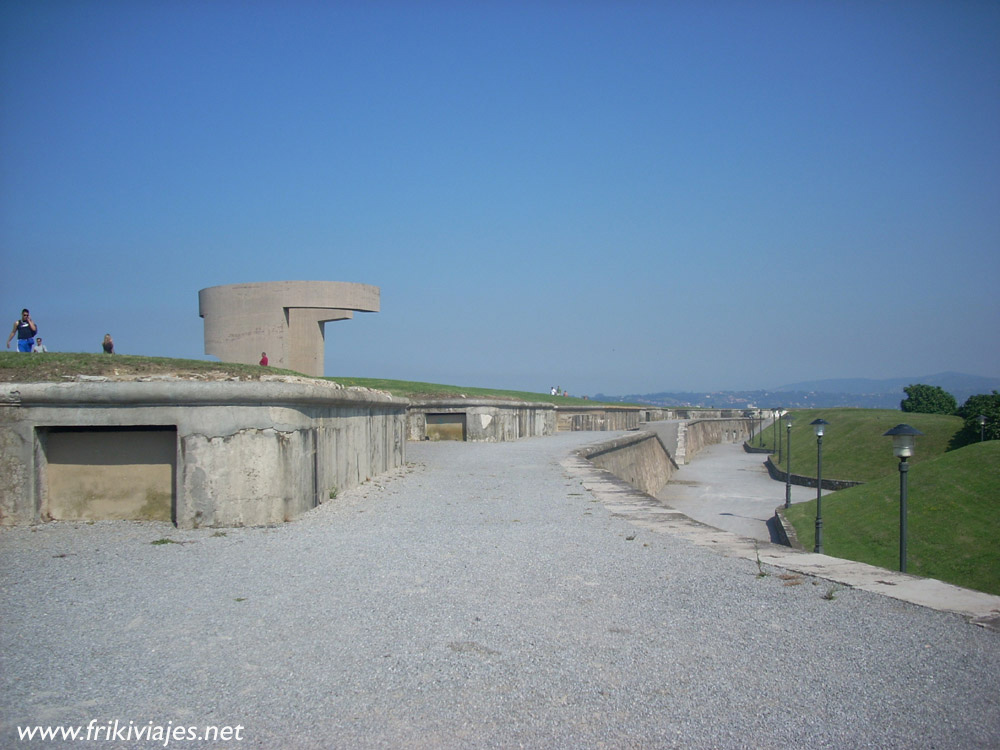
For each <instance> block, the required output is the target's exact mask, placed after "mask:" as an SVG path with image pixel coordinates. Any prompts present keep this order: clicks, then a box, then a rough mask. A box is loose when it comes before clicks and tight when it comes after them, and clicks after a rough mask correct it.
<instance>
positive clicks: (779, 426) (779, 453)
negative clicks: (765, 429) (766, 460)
mask: <svg viewBox="0 0 1000 750" xmlns="http://www.w3.org/2000/svg"><path fill="white" fill-rule="evenodd" d="M781 417H782V413H781V409H778V416H777V417H775V420H774V421H775V422H780V421H781ZM778 466H781V425H780V424H779V425H778Z"/></svg>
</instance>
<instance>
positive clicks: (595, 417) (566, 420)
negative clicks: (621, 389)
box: [556, 404, 643, 432]
mask: <svg viewBox="0 0 1000 750" xmlns="http://www.w3.org/2000/svg"><path fill="white" fill-rule="evenodd" d="M556 413H557V414H558V418H557V422H556V429H557V430H558V431H559V432H578V431H583V432H601V431H611V430H637V429H639V420H640V418H641V417H642V413H643V410H642V409H641V408H639V407H637V406H577V405H573V406H568V405H567V406H563V405H562V404H559V405H557V406H556Z"/></svg>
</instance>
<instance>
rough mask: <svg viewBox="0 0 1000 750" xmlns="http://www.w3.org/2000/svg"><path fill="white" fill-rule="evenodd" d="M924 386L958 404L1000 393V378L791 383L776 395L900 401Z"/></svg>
mask: <svg viewBox="0 0 1000 750" xmlns="http://www.w3.org/2000/svg"><path fill="white" fill-rule="evenodd" d="M915 383H923V384H925V385H937V386H940V387H941V388H944V389H945V390H946V391H948V393H950V394H951V395H952V396H954V397H955V400H956V401H958V403H959V404H961V403H962V402H964V401H965V400H966V399H967V398H969V396H974V395H976V394H979V393H992V392H993V391H994V390H1000V378H988V377H983V376H982V375H966V374H965V373H961V372H941V373H938V374H937V375H921V376H919V377H910V378H888V379H886V380H872V379H870V378H836V379H832V380H809V381H805V382H802V383H792V384H790V385H783V386H780V387H778V388H775V389H774V390H775V391H778V392H783V391H806V392H810V391H812V392H824V393H857V394H875V393H898V394H899V398H900V400H902V399H903V398H905V397H906V394H905V393H903V389H904V388H905V387H906V386H908V385H913V384H915Z"/></svg>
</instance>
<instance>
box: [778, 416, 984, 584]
mask: <svg viewBox="0 0 1000 750" xmlns="http://www.w3.org/2000/svg"><path fill="white" fill-rule="evenodd" d="M897 414H898V412H897ZM911 416H914V415H907V417H911ZM908 423H910V424H912V422H908ZM921 429H922V428H921ZM793 431H794V429H793ZM919 439H920V438H918V440H919ZM883 440H885V441H886V442H887V443H888V442H889V438H883ZM883 449H884V451H885V452H887V453H888V452H890V451H889V448H888V447H886V446H883ZM919 449H920V447H919V445H918V450H919ZM793 450H794V445H793ZM824 451H825V446H824ZM925 452H929V451H925ZM889 457H890V459H892V456H891V454H890V456H889ZM823 463H824V472H823V473H824V475H825V474H826V470H825V469H826V458H825V457H824V460H823ZM997 466H1000V441H997V440H992V441H986V442H984V443H976V444H974V445H969V446H966V447H965V448H961V449H959V450H956V451H950V452H948V453H943V452H939V453H938V455H936V456H929V457H927V458H926V459H925V460H923V461H921V462H920V463H918V464H916V465H914V466H912V467H911V469H910V472H909V478H908V482H907V506H908V513H907V518H908V534H907V553H908V554H907V562H908V564H907V568H908V572H910V573H915V574H917V575H921V576H928V577H931V578H937V579H940V580H942V581H948V582H949V583H954V584H956V585H958V586H965V587H967V588H972V589H977V590H979V591H986V592H989V593H991V594H1000V545H998V544H997V539H998V538H1000V513H997V503H998V501H1000V472H998V471H997ZM896 467H897V460H896V459H892V472H891V473H890V474H887V475H886V476H884V477H882V478H881V479H876V480H874V481H872V482H870V483H868V484H865V485H862V486H860V487H852V488H850V489H846V490H841V491H840V492H835V493H833V494H830V495H824V496H823V550H824V552H825V553H826V554H828V555H833V556H834V557H842V558H845V559H848V560H858V561H860V562H866V563H870V564H872V565H878V566H880V567H883V568H889V569H890V570H898V569H899V472H898V469H897V468H896ZM787 516H788V519H789V521H791V522H792V524H793V525H794V526H795V530H796V533H797V534H798V536H799V541H800V542H802V544H803V545H804V546H805V547H806V549H812V547H813V544H814V542H815V537H814V531H815V519H816V501H815V500H812V501H811V502H808V503H797V504H795V505H793V506H792V507H791V508H790V509H789V510H788V511H787Z"/></svg>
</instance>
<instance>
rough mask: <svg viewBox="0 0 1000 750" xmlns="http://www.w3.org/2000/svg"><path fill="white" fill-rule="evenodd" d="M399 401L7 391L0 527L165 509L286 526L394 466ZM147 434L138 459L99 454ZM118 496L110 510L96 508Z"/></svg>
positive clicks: (177, 389) (95, 389) (0, 447)
mask: <svg viewBox="0 0 1000 750" xmlns="http://www.w3.org/2000/svg"><path fill="white" fill-rule="evenodd" d="M407 403H408V402H407V401H406V399H396V398H393V397H392V396H390V395H389V394H384V393H380V392H377V391H371V390H368V389H346V388H342V387H341V386H339V385H337V384H335V383H315V382H314V383H304V382H264V383H258V382H254V383H233V382H220V383H197V382H186V381H175V382H124V383H122V382H108V383H63V384H52V383H30V384H17V383H14V384H5V385H4V386H3V387H2V388H0V455H2V458H0V468H2V470H3V476H4V481H3V483H2V484H0V524H5V525H11V524H23V523H35V522H38V521H45V520H50V519H53V518H67V519H71V518H76V519H79V520H87V519H90V518H109V517H129V518H135V517H138V518H142V517H147V516H143V515H142V513H143V511H142V508H143V504H144V503H145V504H146V505H150V504H152V505H155V506H156V507H155V509H154V511H153V512H154V515H155V513H162V512H163V507H164V506H163V503H164V502H166V503H167V505H168V506H169V510H168V513H169V516H170V520H172V521H173V522H174V523H175V524H176V525H177V526H179V527H182V528H195V527H200V526H255V525H266V524H272V523H279V522H282V521H288V520H291V519H293V518H296V517H297V516H299V515H300V514H302V513H303V512H305V511H306V510H308V509H309V508H312V507H315V506H316V505H318V504H319V503H322V502H323V501H324V500H327V499H329V498H330V496H331V494H334V495H335V494H336V492H338V491H339V490H342V489H346V488H348V487H351V486H354V485H357V484H359V483H361V482H364V481H365V480H366V479H368V478H370V477H374V476H376V475H378V474H380V473H382V472H384V471H387V470H389V469H392V468H396V467H398V466H401V465H402V464H403V463H404V461H405V444H406V441H405V429H406V406H407ZM145 433H156V434H157V435H158V437H157V438H156V439H155V440H154V441H152V443H151V445H155V446H158V447H157V448H151V449H150V451H151V452H150V453H149V454H148V455H145V456H143V455H139V456H137V457H133V458H131V459H128V460H123V459H122V456H121V451H120V450H119V449H114V450H112V449H108V450H104V451H102V450H101V449H100V448H95V446H97V445H99V444H100V443H101V442H102V441H104V440H105V439H107V438H108V436H110V438H111V439H112V440H117V444H118V445H119V446H120V445H121V444H122V441H124V442H126V443H128V442H136V441H138V439H139V438H138V436H139V435H142V434H145ZM165 441H166V442H165ZM164 444H166V445H167V448H166V453H167V454H169V453H170V452H171V447H172V455H165V453H164V451H163V445H164ZM50 460H51V461H52V463H53V465H52V466H50ZM144 465H146V466H152V467H154V470H153V471H151V472H144V471H142V470H137V469H136V468H135V467H137V466H144ZM164 465H166V466H168V467H169V468H168V469H166V471H167V475H168V478H167V479H166V480H164V479H163V471H164V469H163V467H164ZM67 466H68V467H70V468H69V470H66V469H65V467H67ZM157 467H158V468H157ZM140 475H141V476H142V477H144V478H139V476H140ZM74 476H77V477H79V479H78V480H77V481H75V483H74V481H73V480H72V477H74ZM67 477H69V478H70V479H69V480H67ZM67 481H68V484H67ZM116 490H120V492H119V493H118V494H119V495H120V498H119V499H120V501H121V502H119V503H115V502H112V503H111V505H112V506H114V508H116V509H117V510H118V511H120V512H119V513H118V514H117V515H116V514H115V513H110V512H109V510H108V507H107V502H106V501H107V497H104V498H103V501H104V502H105V504H104V506H103V507H102V506H101V504H100V503H97V501H98V500H99V499H100V498H98V497H97V495H100V494H104V495H107V494H108V493H112V494H113V491H116ZM164 492H166V493H169V499H168V500H166V501H164V500H163V497H162V495H163V494H164ZM95 503H97V504H95ZM152 505H150V507H152ZM129 508H131V510H130V509H129ZM137 513H138V515H136V514H137Z"/></svg>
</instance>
